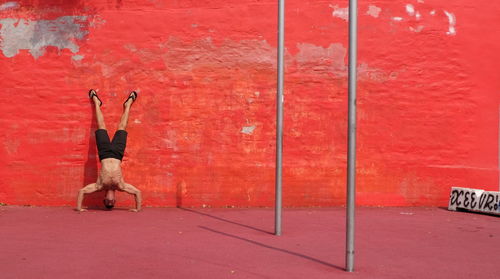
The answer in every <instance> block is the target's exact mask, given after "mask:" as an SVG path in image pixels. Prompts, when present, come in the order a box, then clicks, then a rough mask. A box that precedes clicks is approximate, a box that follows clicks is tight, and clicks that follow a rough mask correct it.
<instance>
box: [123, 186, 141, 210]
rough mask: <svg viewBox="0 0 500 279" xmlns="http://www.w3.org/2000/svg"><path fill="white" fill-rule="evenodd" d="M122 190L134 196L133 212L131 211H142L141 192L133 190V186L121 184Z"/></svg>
mask: <svg viewBox="0 0 500 279" xmlns="http://www.w3.org/2000/svg"><path fill="white" fill-rule="evenodd" d="M120 190H123V191H125V192H127V193H129V194H131V195H134V196H135V210H132V211H140V210H141V209H142V194H141V190H139V189H137V188H135V187H134V186H133V185H131V184H128V183H123V188H122V189H120Z"/></svg>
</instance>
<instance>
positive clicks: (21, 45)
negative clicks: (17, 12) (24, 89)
mask: <svg viewBox="0 0 500 279" xmlns="http://www.w3.org/2000/svg"><path fill="white" fill-rule="evenodd" d="M86 19H87V17H86V16H63V17H59V18H57V19H54V20H35V21H30V20H25V19H15V18H4V19H0V24H1V25H2V28H1V29H0V40H1V43H0V49H1V50H2V52H3V54H4V55H5V56H6V57H14V56H16V55H17V54H18V53H19V50H21V49H28V50H29V52H30V53H31V55H33V57H35V59H36V58H38V57H40V56H42V55H43V54H44V53H45V48H46V47H48V46H54V47H57V48H58V49H60V50H61V49H65V48H67V49H69V50H70V51H71V52H73V53H77V52H78V50H79V49H80V47H79V46H78V45H77V44H76V42H77V40H82V39H83V38H84V37H85V35H87V33H88V31H86V30H84V27H86V25H87V22H86Z"/></svg>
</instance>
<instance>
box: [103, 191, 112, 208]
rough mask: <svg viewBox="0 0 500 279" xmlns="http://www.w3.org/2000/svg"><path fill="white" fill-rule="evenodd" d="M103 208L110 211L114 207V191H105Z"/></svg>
mask: <svg viewBox="0 0 500 279" xmlns="http://www.w3.org/2000/svg"><path fill="white" fill-rule="evenodd" d="M103 202H104V206H105V207H106V208H107V209H109V210H111V209H113V207H114V206H115V191H114V190H107V191H106V196H105V197H104V201H103Z"/></svg>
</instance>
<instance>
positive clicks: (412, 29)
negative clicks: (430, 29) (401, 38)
mask: <svg viewBox="0 0 500 279" xmlns="http://www.w3.org/2000/svg"><path fill="white" fill-rule="evenodd" d="M409 28H410V31H412V32H415V33H418V32H422V30H424V26H423V25H419V26H417V27H412V26H410V27H409Z"/></svg>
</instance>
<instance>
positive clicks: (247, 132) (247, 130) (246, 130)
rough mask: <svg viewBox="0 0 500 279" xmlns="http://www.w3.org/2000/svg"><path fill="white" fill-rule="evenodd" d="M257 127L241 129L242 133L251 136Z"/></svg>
mask: <svg viewBox="0 0 500 279" xmlns="http://www.w3.org/2000/svg"><path fill="white" fill-rule="evenodd" d="M255 128H256V127H255V125H254V126H245V127H243V128H242V129H241V133H243V134H247V135H251V134H253V131H254V130H255Z"/></svg>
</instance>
